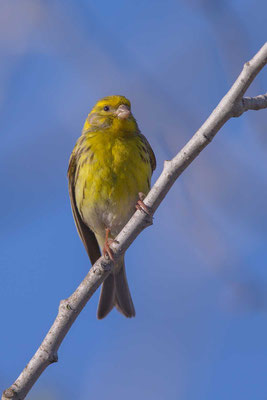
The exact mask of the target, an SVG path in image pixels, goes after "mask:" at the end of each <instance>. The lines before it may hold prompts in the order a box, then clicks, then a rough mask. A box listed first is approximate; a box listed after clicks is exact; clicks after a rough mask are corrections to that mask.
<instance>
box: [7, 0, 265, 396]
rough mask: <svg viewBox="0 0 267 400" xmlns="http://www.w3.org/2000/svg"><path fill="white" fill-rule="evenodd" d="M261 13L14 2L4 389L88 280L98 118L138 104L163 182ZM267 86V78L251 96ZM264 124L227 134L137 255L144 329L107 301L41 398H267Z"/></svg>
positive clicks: (74, 338)
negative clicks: (73, 196) (108, 104)
mask: <svg viewBox="0 0 267 400" xmlns="http://www.w3.org/2000/svg"><path fill="white" fill-rule="evenodd" d="M256 3H257V6H255V2H252V1H249V0H242V1H230V0H229V1H226V0H220V1H219V0H217V1H211V0H202V1H200V0H194V1H193V0H192V1H182V0H180V1H165V2H160V1H154V2H152V1H143V2H138V1H137V2H125V1H117V2H115V3H114V2H108V1H106V0H103V1H102V2H89V1H85V0H84V1H82V0H79V1H74V0H72V1H71V0H68V1H62V0H56V1H42V0H14V1H12V2H10V1H2V2H1V3H0V55H1V64H0V132H1V139H2V142H1V143H2V145H1V147H0V182H1V194H2V195H1V197H0V210H1V211H0V212H1V226H0V239H1V240H0V243H1V244H0V249H1V250H0V280H1V291H0V299H1V304H2V327H3V328H2V329H1V332H0V343H1V344H0V354H1V357H0V384H1V385H0V386H1V390H2V389H4V388H5V387H7V386H9V385H10V384H11V383H12V382H13V381H14V379H15V378H16V377H17V375H18V374H19V373H20V371H21V369H22V368H23V367H24V366H25V365H26V363H27V362H28V360H29V359H30V358H31V357H32V355H33V354H34V352H35V350H36V349H37V347H38V346H39V345H40V343H41V340H42V339H43V337H44V335H45V333H46V332H47V330H48V329H49V327H50V325H51V323H52V322H53V320H54V318H55V316H56V313H57V309H58V304H59V301H60V299H62V298H66V297H68V296H69V295H70V294H71V293H72V292H73V291H74V290H75V288H76V287H77V285H78V284H79V282H80V281H81V280H82V279H83V277H84V276H85V274H86V272H87V271H88V268H89V267H90V263H89V260H88V258H87V255H86V253H85V251H84V249H83V246H82V243H81V242H80V240H79V237H78V235H77V233H76V229H75V226H74V222H73V219H72V214H71V209H70V204H69V198H68V191H67V180H66V171H67V165H68V159H69V155H70V153H71V151H72V148H73V146H74V144H75V141H76V139H77V138H78V136H79V135H80V132H81V129H82V126H83V123H84V120H85V118H86V115H87V114H88V112H89V111H90V109H91V107H92V106H93V105H94V103H95V102H96V100H98V99H99V98H101V97H103V96H105V95H109V94H123V95H125V96H127V97H128V98H129V99H130V100H131V102H132V109H133V113H134V115H135V117H136V119H137V121H138V124H139V127H140V129H141V130H142V132H143V133H144V134H145V135H146V136H147V138H148V139H149V141H150V143H151V145H152V147H153V149H154V151H155V153H156V156H157V160H158V167H157V170H156V171H155V174H154V180H155V179H156V177H157V176H158V175H159V174H160V172H161V170H162V166H163V161H164V160H165V159H170V158H171V157H173V156H174V155H175V154H176V153H177V152H178V150H179V149H180V148H181V147H182V146H183V145H184V144H185V143H186V141H187V140H189V139H190V137H191V136H192V135H193V133H194V131H195V130H196V129H198V127H199V126H200V125H201V123H203V122H204V120H205V119H206V118H207V117H208V115H209V113H210V112H211V111H212V110H213V108H214V107H215V106H216V105H217V103H218V101H219V100H220V99H221V97H222V96H223V95H224V94H225V93H226V91H227V90H228V89H229V87H230V86H231V84H232V83H233V81H234V80H235V78H236V77H237V75H238V73H239V72H240V70H241V68H242V65H243V63H244V62H245V61H247V60H249V59H250V58H251V57H252V56H253V55H254V54H255V52H256V51H257V50H258V49H259V48H260V46H261V45H262V44H263V43H264V42H265V41H266V33H267V27H266V13H267V5H266V2H265V1H264V0H258V1H257V2H256ZM266 87H267V72H266V69H265V70H263V71H262V72H261V74H260V75H259V76H258V77H257V78H256V80H255V82H254V83H253V85H252V86H251V88H250V89H249V91H248V95H257V94H260V93H265V92H266ZM266 124H267V114H266V111H265V110H263V111H260V112H248V113H247V114H246V115H243V116H242V117H241V118H238V119H235V120H231V121H229V122H228V123H227V124H226V125H225V126H224V127H223V128H222V129H221V131H220V132H219V133H218V135H217V136H216V138H215V140H214V141H213V142H212V143H211V144H210V145H209V146H208V147H207V148H206V149H205V150H204V151H203V152H202V153H201V155H200V156H199V157H198V159H197V160H195V161H194V163H193V164H192V165H191V166H190V167H189V168H188V169H187V170H186V171H185V173H184V174H183V175H182V176H181V177H180V178H179V180H178V181H177V183H176V184H175V186H174V187H173V188H172V190H171V192H170V193H169V194H168V196H167V198H166V199H165V201H164V203H163V204H162V205H161V207H160V208H159V210H158V211H157V213H156V215H155V221H154V226H153V227H151V228H149V229H147V230H146V231H145V232H143V233H142V235H141V236H140V237H138V239H137V240H136V242H135V243H134V244H133V246H132V247H131V248H130V249H129V251H128V252H127V255H126V266H127V275H128V279H129V285H130V288H131V292H132V295H133V300H134V303H135V307H136V312H137V315H136V318H134V319H131V320H127V319H126V318H123V317H122V316H121V315H120V314H119V313H117V312H116V311H114V312H112V313H111V314H110V315H109V316H108V317H107V318H106V319H105V320H103V321H98V320H97V319H96V308H97V302H98V293H97V294H96V295H95V296H94V297H93V298H92V299H91V301H90V302H89V303H88V305H87V306H86V308H85V309H84V311H83V312H82V313H81V315H80V316H79V318H78V320H77V321H76V323H75V325H74V326H73V327H72V329H71V331H70V332H69V334H68V336H67V337H66V339H65V341H64V343H63V344H62V346H61V348H60V350H59V363H57V364H54V365H52V366H51V367H49V368H48V369H47V370H46V371H45V373H44V374H43V375H42V377H41V378H40V380H39V381H38V383H37V384H36V386H35V387H34V389H33V390H32V392H31V394H30V395H29V396H28V398H29V399H31V400H42V399H46V400H50V399H51V400H62V399H64V400H71V399H73V398H75V399H77V400H87V399H88V398H89V397H93V398H94V399H96V400H97V399H103V398H104V397H106V396H109V398H117V399H122V398H125V397H126V398H127V399H128V400H132V399H136V398H141V399H142V398H147V399H152V398H153V400H157V399H163V398H168V399H171V400H172V399H177V398H179V400H195V399H197V400H213V399H214V398H216V400H224V399H226V398H227V399H229V400H231V399H235V400H236V399H237V398H242V399H243V400H250V399H251V398H255V399H263V398H266V397H267V385H266V367H267V363H266V357H267V349H266V333H267V322H266V309H267V295H266V288H267V270H266V265H267V250H266V238H267V216H266V196H267V189H266V174H267V164H266V151H267V141H266Z"/></svg>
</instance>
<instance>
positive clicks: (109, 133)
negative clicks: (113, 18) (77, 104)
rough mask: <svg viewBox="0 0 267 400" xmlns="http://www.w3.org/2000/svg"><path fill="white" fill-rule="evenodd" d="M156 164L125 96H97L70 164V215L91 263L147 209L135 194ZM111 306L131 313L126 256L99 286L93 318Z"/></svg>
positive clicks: (144, 187)
mask: <svg viewBox="0 0 267 400" xmlns="http://www.w3.org/2000/svg"><path fill="white" fill-rule="evenodd" d="M155 167H156V159H155V155H154V153H153V150H152V149H151V147H150V145H149V143H148V141H147V139H146V138H145V137H144V136H143V135H142V134H141V133H140V131H139V128H138V125H137V123H136V120H135V119H134V117H133V115H132V113H131V104H130V102H129V100H127V99H126V98H125V97H123V96H109V97H105V98H103V99H102V100H100V101H98V102H97V103H96V105H95V106H94V108H93V109H92V111H91V112H90V114H89V115H88V117H87V119H86V121H85V124H84V128H83V131H82V135H81V137H80V138H79V139H78V141H77V143H76V145H75V147H74V149H73V152H72V154H71V157H70V162H69V169H68V179H69V193H70V199H71V206H72V211H73V216H74V220H75V223H76V227H77V230H78V233H79V235H80V238H81V240H82V241H83V244H84V246H85V248H86V251H87V253H88V255H89V257H90V260H91V262H92V263H93V264H94V262H95V261H96V260H97V259H98V258H99V257H100V249H99V248H101V249H102V252H103V253H104V254H108V255H109V256H110V257H111V258H112V251H111V249H110V248H109V244H110V240H112V238H115V237H116V236H117V234H118V233H119V232H120V231H121V229H122V228H123V226H124V225H125V224H126V222H127V221H128V220H129V219H130V217H131V216H132V215H133V213H134V211H135V208H136V207H138V208H140V206H141V208H143V209H144V210H146V209H145V205H144V204H143V203H142V200H140V198H139V196H140V193H143V194H147V193H148V191H149V189H150V180H151V175H152V172H153V170H154V169H155ZM109 237H110V238H111V239H109ZM114 306H116V308H117V309H118V310H119V311H120V312H121V313H122V314H124V315H125V316H126V317H134V316H135V309H134V305H133V302H132V298H131V294H130V291H129V287H128V283H127V278H126V273H125V266H124V257H122V258H121V259H120V260H119V261H118V262H117V263H116V265H115V267H114V271H113V273H111V274H110V275H109V276H108V277H107V278H106V280H105V281H104V283H103V285H102V290H101V295H100V300H99V305H98V311H97V317H98V318H99V319H101V318H104V317H105V316H106V315H107V314H108V313H109V312H110V311H111V310H112V308H113V307H114Z"/></svg>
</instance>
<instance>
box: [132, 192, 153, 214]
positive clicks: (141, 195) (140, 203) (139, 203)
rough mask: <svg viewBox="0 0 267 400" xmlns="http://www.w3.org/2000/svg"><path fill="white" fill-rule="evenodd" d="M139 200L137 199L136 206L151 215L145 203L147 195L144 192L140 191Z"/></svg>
mask: <svg viewBox="0 0 267 400" xmlns="http://www.w3.org/2000/svg"><path fill="white" fill-rule="evenodd" d="M138 197H139V200H138V201H137V203H136V205H135V208H136V209H137V210H139V211H144V212H145V213H146V214H147V215H151V212H150V210H149V208H148V207H147V206H146V205H145V203H144V201H143V200H144V198H145V197H146V196H145V194H144V193H142V192H139V193H138Z"/></svg>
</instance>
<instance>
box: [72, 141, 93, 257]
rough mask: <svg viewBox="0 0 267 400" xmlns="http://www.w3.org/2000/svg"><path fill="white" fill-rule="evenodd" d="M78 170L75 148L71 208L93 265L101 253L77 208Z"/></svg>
mask: <svg viewBox="0 0 267 400" xmlns="http://www.w3.org/2000/svg"><path fill="white" fill-rule="evenodd" d="M76 168H77V162H76V156H75V148H74V150H73V152H72V155H71V157H70V162H69V168H68V180H69V195H70V202H71V208H72V213H73V217H74V221H75V224H76V228H77V231H78V233H79V236H80V238H81V240H82V242H83V244H84V247H85V250H86V251H87V254H88V256H89V258H90V260H91V263H92V264H94V263H95V262H96V260H97V259H98V258H99V257H100V256H101V253H100V249H99V245H98V243H97V240H96V237H95V234H94V232H93V231H91V229H90V228H89V227H88V226H87V225H86V224H85V223H84V222H83V220H82V218H81V216H80V213H79V210H78V208H77V204H76V199H75V174H76Z"/></svg>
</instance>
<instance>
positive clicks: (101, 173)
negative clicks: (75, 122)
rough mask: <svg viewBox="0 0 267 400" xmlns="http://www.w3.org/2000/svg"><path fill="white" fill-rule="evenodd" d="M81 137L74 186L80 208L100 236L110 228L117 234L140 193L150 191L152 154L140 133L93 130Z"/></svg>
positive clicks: (89, 224)
mask: <svg viewBox="0 0 267 400" xmlns="http://www.w3.org/2000/svg"><path fill="white" fill-rule="evenodd" d="M82 140H83V143H82V144H81V145H80V147H81V149H83V150H81V149H80V155H79V159H78V168H77V176H76V185H75V197H76V203H77V207H78V209H79V212H80V214H81V216H82V218H83V219H84V222H85V223H86V224H88V226H90V228H91V229H92V230H93V231H94V232H95V233H96V234H97V236H103V235H104V232H105V228H107V227H108V228H110V229H111V235H112V236H115V235H117V234H118V233H119V231H120V230H121V229H122V227H123V226H124V225H125V224H126V222H127V221H128V220H129V218H130V217H131V215H132V214H133V213H134V211H135V204H136V202H137V200H138V193H139V192H143V193H145V194H147V193H148V191H149V188H150V179H151V174H152V170H151V165H150V160H149V155H148V153H147V151H145V149H144V146H143V144H142V142H141V140H140V138H139V136H138V135H133V134H129V135H125V136H123V137H118V135H115V134H112V133H107V132H90V133H89V134H87V136H86V137H84V138H83V139H82ZM77 152H79V148H78V150H77Z"/></svg>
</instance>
